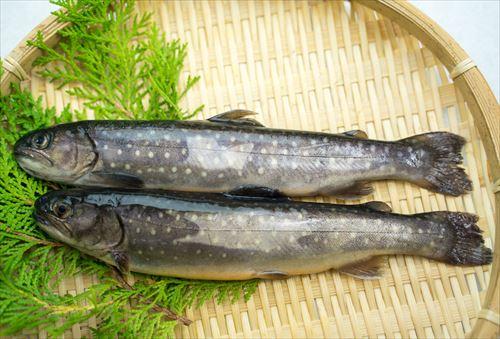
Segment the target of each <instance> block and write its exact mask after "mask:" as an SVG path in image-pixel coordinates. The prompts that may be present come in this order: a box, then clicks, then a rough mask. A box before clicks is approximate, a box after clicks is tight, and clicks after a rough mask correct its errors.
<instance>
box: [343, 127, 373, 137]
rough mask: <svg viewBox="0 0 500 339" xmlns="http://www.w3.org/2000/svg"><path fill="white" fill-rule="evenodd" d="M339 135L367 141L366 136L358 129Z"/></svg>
mask: <svg viewBox="0 0 500 339" xmlns="http://www.w3.org/2000/svg"><path fill="white" fill-rule="evenodd" d="M341 134H343V135H345V136H347V137H351V138H356V139H368V134H366V132H365V131H362V130H360V129H353V130H352V131H347V132H344V133H341Z"/></svg>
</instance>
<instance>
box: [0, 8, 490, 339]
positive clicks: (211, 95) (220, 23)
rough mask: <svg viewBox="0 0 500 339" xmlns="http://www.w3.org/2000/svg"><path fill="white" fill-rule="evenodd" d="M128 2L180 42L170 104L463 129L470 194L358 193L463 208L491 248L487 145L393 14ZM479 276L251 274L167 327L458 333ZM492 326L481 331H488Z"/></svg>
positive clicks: (400, 260)
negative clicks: (232, 297) (242, 289)
mask: <svg viewBox="0 0 500 339" xmlns="http://www.w3.org/2000/svg"><path fill="white" fill-rule="evenodd" d="M138 10H139V11H152V12H153V13H154V19H155V20H156V21H157V22H158V24H159V26H160V28H162V29H163V30H164V31H165V32H166V34H167V38H168V39H172V38H180V39H181V40H182V41H185V42H188V44H189V46H188V59H187V62H186V67H185V71H186V76H187V74H188V73H189V74H197V75H200V76H201V80H200V83H199V84H198V85H196V86H195V88H194V89H193V90H192V91H191V92H190V93H189V94H188V96H187V98H186V100H185V102H184V104H185V106H186V107H187V108H189V109H194V108H196V107H198V106H199V105H200V104H205V110H204V111H203V114H202V115H200V116H199V117H198V118H200V119H202V118H207V117H209V116H211V115H215V114H217V113H220V112H223V111H226V110H228V109H234V108H245V109H250V110H254V111H257V112H260V113H261V114H260V115H259V116H258V120H260V121H261V122H263V123H264V124H265V125H266V126H269V127H278V128H289V129H302V130H315V131H324V132H341V131H345V130H351V129H362V130H365V131H366V132H367V133H368V135H369V137H370V138H376V139H385V140H395V139H399V138H404V137H407V136H410V135H413V134H417V133H422V132H427V131H437V130H445V131H451V132H454V133H457V134H460V135H462V136H464V137H465V138H466V139H467V141H468V143H467V145H466V146H465V148H464V151H463V153H464V156H465V167H466V171H467V173H468V174H469V175H470V177H471V179H472V181H473V184H474V191H473V192H472V193H471V194H469V195H465V196H462V197H458V198H452V197H445V196H442V195H438V194H434V193H432V192H429V191H427V190H424V189H420V188H418V187H416V186H413V185H411V184H408V183H396V182H391V181H389V182H380V183H377V184H375V193H374V195H373V196H369V197H368V198H367V199H365V200H373V199H376V200H382V201H385V202H387V203H389V204H390V205H391V206H392V207H393V209H394V211H395V212H398V213H419V212H423V211H435V210H451V211H467V212H472V213H476V214H478V215H479V216H480V221H479V225H480V227H481V228H482V229H483V230H484V231H485V238H486V244H487V246H489V247H493V244H492V239H494V234H495V212H494V211H495V204H494V201H495V198H494V187H498V183H497V184H496V185H495V184H494V183H493V182H492V180H491V178H490V176H489V175H488V166H487V163H488V161H489V158H488V157H489V156H490V155H487V154H488V153H487V152H486V151H485V149H484V147H483V143H482V140H481V138H480V137H481V135H480V134H479V132H478V130H477V128H476V126H475V125H474V120H473V117H472V115H471V113H470V112H469V108H468V107H469V106H468V105H467V104H466V102H465V100H464V96H463V95H462V94H461V92H460V91H459V90H458V88H457V87H456V84H454V82H453V81H452V80H451V77H450V75H449V73H448V71H447V69H446V67H444V65H443V64H441V62H440V61H439V60H438V59H437V58H436V56H435V55H434V54H433V53H432V52H431V50H430V49H428V48H427V47H426V46H423V45H422V44H421V43H420V42H419V41H418V40H416V39H415V38H414V37H412V36H411V35H410V34H409V33H408V32H407V31H405V30H404V29H402V28H400V27H399V26H398V25H397V24H395V23H394V21H392V20H390V19H387V18H386V17H384V16H381V15H380V14H377V13H376V12H374V11H373V10H371V9H368V8H366V7H363V6H361V5H360V4H358V3H356V2H355V3H344V2H341V1H329V2H327V1H309V2H306V1H301V2H292V1H283V2H278V1H272V2H236V1H233V2H219V1H209V2H201V1H182V2H164V1H154V2H149V1H140V2H138ZM14 59H15V58H14ZM14 61H15V60H14ZM9 65H10V64H9ZM464 67H465V68H466V67H467V66H464ZM13 68H14V69H15V70H16V69H17V66H15V65H14V66H13ZM465 68H463V69H462V72H465V71H466V70H465V71H464V69H465ZM21 69H22V67H21ZM17 71H18V72H19V70H17ZM459 72H460V69H459ZM27 73H28V74H27V75H26V76H24V78H27V77H29V79H30V80H27V81H26V82H25V85H27V86H30V87H31V90H32V91H33V93H34V95H35V96H38V95H41V96H42V97H43V98H44V102H45V104H46V105H49V106H52V105H55V106H56V107H58V108H59V109H62V107H63V106H64V105H66V104H70V105H71V106H72V107H74V108H78V107H81V104H82V103H81V102H79V101H78V100H75V99H74V98H70V97H69V96H67V95H66V94H65V93H64V89H62V90H57V89H56V88H55V87H54V86H53V85H52V84H50V83H48V82H46V81H45V80H43V79H41V78H39V77H38V76H36V73H35V71H33V70H31V71H27ZM455 75H456V74H455ZM458 76H460V74H459V75H458ZM2 85H3V84H2ZM468 103H469V102H468ZM476 122H477V119H476ZM487 146H488V145H487ZM318 201H333V200H329V199H318ZM495 258H496V260H497V261H498V257H495ZM490 275H491V267H486V266H484V267H470V268H460V267H454V266H448V265H445V264H441V263H437V262H432V261H429V260H426V259H422V258H417V257H410V256H393V257H390V258H388V265H387V269H386V271H385V275H384V277H383V278H382V279H380V280H376V281H362V280H357V279H354V278H351V277H348V276H345V275H343V274H339V273H337V272H334V271H330V272H325V273H320V274H313V275H305V276H298V277H292V278H290V279H287V280H280V281H263V282H261V283H260V284H259V288H258V291H257V293H256V294H255V295H254V296H253V297H252V298H251V299H250V300H249V301H248V302H244V301H239V302H237V303H235V304H232V305H231V304H229V303H226V304H222V305H218V304H216V303H215V302H213V301H210V302H208V303H207V304H205V305H204V306H202V307H201V308H200V309H190V310H188V311H187V316H188V317H189V318H191V319H192V320H194V323H193V324H192V325H191V326H189V327H181V326H178V327H177V328H176V335H177V336H178V337H229V338H234V337H366V336H368V337H379V336H382V337H383V336H385V337H388V338H393V337H421V338H424V337H426V338H427V337H452V338H456V337H463V336H465V334H466V333H468V332H470V331H471V330H472V328H473V326H474V324H475V322H476V320H477V318H478V317H481V318H484V319H489V323H490V325H491V324H495V322H498V319H497V317H498V313H495V312H494V311H488V310H486V311H485V310H483V311H481V309H482V304H483V302H484V301H485V300H484V298H485V295H486V290H487V288H488V284H489V281H490ZM493 278H494V280H495V281H496V279H497V276H496V275H495V276H493ZM93 282H95V281H94V279H93V278H92V277H86V276H76V277H74V278H72V279H67V280H65V281H64V282H63V284H62V285H61V287H60V291H59V292H60V293H61V294H65V293H79V292H82V291H83V290H84V288H85V287H86V286H88V285H89V284H92V283H93ZM489 295H490V297H491V296H498V294H495V293H490V294H489ZM496 305H497V307H498V303H496ZM91 326H95V320H93V321H90V322H89V323H85V324H80V325H76V326H73V328H72V329H71V331H68V333H67V336H68V337H81V336H88V335H90V331H89V327H91ZM496 326H498V323H497V325H496ZM494 330H495V327H493V330H492V331H494ZM497 330H498V329H497ZM492 331H490V332H491V333H489V332H488V333H486V334H487V335H489V336H493V335H494V332H492ZM40 334H41V335H42V336H43V335H44V333H43V332H41V333H40ZM483 334H484V333H483ZM486 334H485V335H486Z"/></svg>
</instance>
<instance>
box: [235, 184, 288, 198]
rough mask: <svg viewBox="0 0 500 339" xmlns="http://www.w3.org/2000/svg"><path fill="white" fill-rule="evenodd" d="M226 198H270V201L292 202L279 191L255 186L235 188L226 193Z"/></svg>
mask: <svg viewBox="0 0 500 339" xmlns="http://www.w3.org/2000/svg"><path fill="white" fill-rule="evenodd" d="M226 196H228V197H230V198H243V199H252V198H268V199H278V200H290V198H288V197H287V196H286V195H284V194H283V193H281V192H280V191H279V190H277V189H274V188H270V187H264V186H253V185H245V186H240V187H238V188H235V189H233V190H231V191H229V192H228V193H226Z"/></svg>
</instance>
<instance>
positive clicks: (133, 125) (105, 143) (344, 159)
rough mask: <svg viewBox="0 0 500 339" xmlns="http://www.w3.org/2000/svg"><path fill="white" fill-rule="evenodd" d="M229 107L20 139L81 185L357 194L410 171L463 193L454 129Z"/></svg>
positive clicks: (36, 157) (426, 182)
mask: <svg viewBox="0 0 500 339" xmlns="http://www.w3.org/2000/svg"><path fill="white" fill-rule="evenodd" d="M245 114H249V113H248V112H247V111H231V112H228V113H224V114H221V115H218V116H216V117H214V118H211V119H209V120H207V121H82V122H75V123H69V124H63V125H59V126H54V127H52V128H48V129H44V130H39V131H34V132H32V133H30V134H28V135H26V136H24V137H23V138H22V139H20V140H19V141H18V143H17V144H16V146H15V155H16V158H17V161H18V162H19V164H20V165H21V167H22V168H24V169H25V170H26V171H27V172H28V173H30V174H32V175H34V176H37V177H40V178H43V179H47V180H50V181H55V182H61V183H65V184H72V185H77V186H90V187H92V186H94V187H95V186H102V187H119V188H149V189H166V190H179V191H197V192H229V191H233V190H236V191H240V192H242V191H245V190H248V189H252V187H254V186H259V187H269V188H271V189H275V190H278V191H280V192H282V193H283V194H285V195H287V196H313V195H335V196H338V197H341V198H356V197H359V196H360V195H364V194H369V193H370V192H371V191H372V190H371V188H370V186H368V185H367V182H370V181H374V180H382V179H396V180H407V181H410V182H413V183H415V184H417V185H420V186H422V187H426V188H428V189H430V190H433V191H436V192H440V193H444V194H450V195H454V196H456V195H460V194H462V193H465V192H467V191H470V190H471V188H472V187H471V182H470V180H469V179H468V178H467V175H466V174H465V172H464V170H463V169H462V168H460V167H458V166H457V165H459V164H460V163H461V161H462V157H461V154H460V150H461V148H462V146H463V144H464V142H465V141H464V139H463V138H462V137H460V136H458V135H455V134H451V133H447V132H436V133H427V134H422V135H417V136H414V137H410V138H406V139H402V140H399V141H394V142H390V141H379V140H369V139H364V138H363V137H365V136H366V135H365V134H364V133H363V132H360V131H350V132H346V133H344V134H328V133H319V132H303V131H292V130H279V129H270V128H265V127H264V126H262V125H260V124H259V123H258V122H256V121H255V120H251V119H247V118H244V116H245Z"/></svg>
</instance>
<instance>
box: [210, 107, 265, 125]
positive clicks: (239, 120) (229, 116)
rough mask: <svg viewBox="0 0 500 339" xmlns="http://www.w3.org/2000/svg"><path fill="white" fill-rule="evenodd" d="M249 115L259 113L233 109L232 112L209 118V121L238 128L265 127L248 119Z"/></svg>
mask: <svg viewBox="0 0 500 339" xmlns="http://www.w3.org/2000/svg"><path fill="white" fill-rule="evenodd" d="M249 115H257V113H255V112H253V111H248V110H245V109H233V110H232V111H227V112H224V113H221V114H217V115H215V116H213V117H211V118H208V121H211V122H216V123H223V124H227V125H236V126H241V125H244V126H245V125H246V126H255V127H264V125H262V124H261V123H260V122H258V121H257V120H254V119H250V118H246V117H247V116H249Z"/></svg>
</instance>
